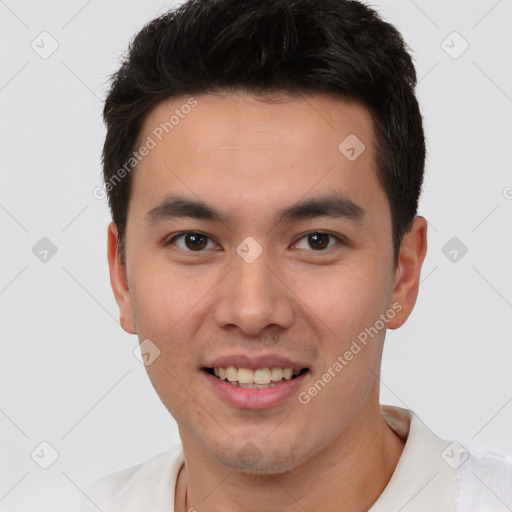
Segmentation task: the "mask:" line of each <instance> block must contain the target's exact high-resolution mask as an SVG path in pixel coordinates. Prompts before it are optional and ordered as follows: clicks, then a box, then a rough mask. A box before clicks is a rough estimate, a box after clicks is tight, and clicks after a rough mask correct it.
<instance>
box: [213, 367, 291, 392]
mask: <svg viewBox="0 0 512 512" xmlns="http://www.w3.org/2000/svg"><path fill="white" fill-rule="evenodd" d="M213 372H214V374H215V376H216V377H218V378H219V379H221V380H227V381H229V382H230V383H231V384H233V385H234V386H240V387H244V388H267V387H273V386H274V385H275V383H276V382H281V381H283V380H290V379H291V378H292V377H293V376H296V375H298V374H299V373H300V372H301V370H294V369H293V368H277V367H274V368H258V369H257V370H252V369H250V368H236V367H234V366H228V367H226V368H225V367H216V368H214V369H213Z"/></svg>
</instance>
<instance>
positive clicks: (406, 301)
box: [388, 216, 428, 329]
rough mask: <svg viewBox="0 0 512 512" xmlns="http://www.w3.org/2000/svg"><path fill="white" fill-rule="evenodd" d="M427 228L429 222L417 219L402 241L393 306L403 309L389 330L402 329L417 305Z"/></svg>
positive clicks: (389, 325) (392, 320)
mask: <svg viewBox="0 0 512 512" xmlns="http://www.w3.org/2000/svg"><path fill="white" fill-rule="evenodd" d="M427 228H428V224H427V221H426V220H425V219H424V218H423V217H419V216H418V217H415V218H414V221H413V224H412V227H411V229H410V230H409V231H408V232H407V233H406V234H405V236H404V238H403V240H402V244H401V246H400V254H399V257H398V265H397V268H396V271H395V280H394V285H393V295H392V300H391V303H392V304H400V305H401V309H400V310H399V312H398V313H397V314H396V315H395V317H394V318H393V319H391V320H390V321H389V322H388V328H389V329H397V328H398V327H401V326H402V325H403V324H404V323H405V321H406V320H407V318H408V317H409V315H410V314H411V312H412V310H413V309H414V305H415V304H416V299H417V298H418V290H419V284H420V274H421V267H422V265H423V261H424V260H425V255H426V253H427ZM397 310H398V308H397Z"/></svg>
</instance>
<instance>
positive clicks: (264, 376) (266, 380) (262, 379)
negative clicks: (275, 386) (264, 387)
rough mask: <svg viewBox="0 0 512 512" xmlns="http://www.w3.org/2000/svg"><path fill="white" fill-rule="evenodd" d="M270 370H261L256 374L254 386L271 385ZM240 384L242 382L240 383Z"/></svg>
mask: <svg viewBox="0 0 512 512" xmlns="http://www.w3.org/2000/svg"><path fill="white" fill-rule="evenodd" d="M270 377H271V374H270V370H269V369H268V368H260V369H259V370H256V371H255V372H254V378H253V381H254V384H270V382H271V381H272V379H271V378H270ZM238 382H240V381H238Z"/></svg>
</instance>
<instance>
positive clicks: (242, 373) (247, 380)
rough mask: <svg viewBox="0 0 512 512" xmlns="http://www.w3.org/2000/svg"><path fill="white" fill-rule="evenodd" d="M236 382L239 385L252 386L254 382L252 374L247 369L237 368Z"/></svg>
mask: <svg viewBox="0 0 512 512" xmlns="http://www.w3.org/2000/svg"><path fill="white" fill-rule="evenodd" d="M237 381H238V382H239V384H252V383H253V382H254V372H253V371H252V370H250V369H249V368H239V369H238V378H237Z"/></svg>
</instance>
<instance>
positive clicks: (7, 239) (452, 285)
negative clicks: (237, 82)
mask: <svg viewBox="0 0 512 512" xmlns="http://www.w3.org/2000/svg"><path fill="white" fill-rule="evenodd" d="M172 5H173V2H170V1H168V2H164V1H161V0H160V1H152V2H140V1H135V0H129V1H127V0H109V1H108V2H100V1H98V0H89V1H88V2H87V1H85V2H84V1H83V0H73V1H67V2H64V1H63V0H61V1H56V0H52V1H49V0H47V1H45V2H39V1H36V0H30V1H29V0H5V1H2V0H0V41H1V43H0V62H1V66H0V109H1V110H0V112H1V114H0V144H1V153H0V159H1V166H0V169H1V173H2V186H1V188H0V234H1V237H2V244H1V248H2V249H1V251H0V253H1V256H0V258H1V262H0V263H1V271H0V312H1V324H0V325H1V331H2V341H1V343H2V345H1V346H2V351H1V353H2V357H1V358H0V380H1V385H0V435H1V442H0V461H1V462H0V511H10V512H15V511H27V510H31V511H35V510H37V511H50V510H52V511H53V512H55V511H59V510H62V511H64V510H66V511H69V510H73V507H74V504H76V503H78V502H79V500H80V499H81V498H83V494H82V493H83V491H84V490H85V489H86V488H87V487H88V486H89V485H90V484H91V483H92V481H94V480H96V479H97V478H99V477H100V476H102V475H104V474H106V473H109V472H111V471H114V470H116V469H120V468H122V467H126V466H130V465H134V464H137V463H139V462H142V461H144V460H146V459H148V458H149V457H151V456H153V455H154V454H156V453H159V452H161V451H163V450H165V449H167V448H168V447H169V446H171V445H172V444H175V443H176V442H178V441H179V438H178V435H177V429H176V425H175V423H174V421H173V420H172V418H171V417H170V415H169V414H168V413H167V411H166V410H165V408H164V407H163V405H162V404H161V403H160V401H159V399H158V398H157V396H156V393H155V392H154V391H153V388H152V387H151V384H150V383H149V380H148V378H147V376H146V373H145V369H144V367H143V365H142V364H141V363H140V362H139V361H138V360H137V359H136V358H135V356H134V355H133V350H134V348H135V347H136V345H137V339H136V337H135V336H130V335H128V334H126V333H125V332H124V331H123V330H122V329H121V327H120V325H119V322H118V311H117V307H116V304H115V302H114V298H113V295H112V291H111V288H110V283H109V279H108V270H107V260H106V226H107V223H108V221H109V219H110V217H109V212H108V210H107V205H106V202H105V201H102V200H97V199H95V198H94V197H93V189H94V188H95V187H97V186H99V185H100V184H101V181H100V172H101V169H100V152H101V147H102V144H103V138H104V135H105V130H104V127H103V125H102V120H101V109H102V101H101V100H102V98H104V94H105V91H106V79H107V76H108V75H109V74H110V73H112V72H113V71H114V70H116V69H117V67H118V63H119V61H118V59H119V56H120V55H121V53H122V52H123V51H124V50H125V48H126V46H127V44H128V41H129V40H130V38H131V37H132V35H134V34H135V32H136V31H137V30H138V29H140V28H141V27H142V25H143V24H144V23H145V22H146V21H149V20H150V19H151V18H153V17H154V16H156V15H158V14H161V13H162V12H164V11H165V10H167V9H168V8H170V7H171V6H172ZM372 5H373V6H374V7H376V8H377V9H378V10H379V11H380V12H381V13H382V14H383V16H384V17H385V19H387V20H388V21H390V22H392V23H393V24H395V25H396V26H397V27H398V28H399V30H401V32H402V33H403V35H404V37H405V39H406V41H407V42H408V43H409V46H410V47H411V48H412V49H413V51H414V56H415V60H416V65H417V71H418V76H419V78H420V83H419V86H418V89H417V92H418V97H419V100H420V103H421V107H422V110H423V114H424V119H425V129H426V135H427V138H428V151H429V158H428V165H427V175H426V182H425V187H424V194H423V198H422V202H421V208H420V213H421V214H422V215H424V216H425V217H426V218H427V219H428V220H429V223H430V232H429V252H428V256H427V259H426V262H425V265H424V272H423V282H422V285H421V288H420V295H419V299H418V303H417V306H416V310H415V311H414V313H413V315H412V316H411V318H410V320H409V321H408V322H407V324H406V325H405V326H404V327H403V328H402V329H400V330H399V331H392V332H389V333H388V337H387V342H386V348H385V352H384V361H383V371H382V402H383V403H390V404H396V405H399V406H402V407H409V408H411V409H413V410H414V411H415V412H416V413H417V414H418V415H419V416H420V417H421V418H422V419H423V421H425V423H426V424H427V425H428V426H429V427H430V428H431V429H432V430H433V431H434V432H436V433H437V434H438V435H439V436H440V437H443V438H445V439H448V440H457V441H459V442H460V443H461V444H462V445H464V446H465V447H467V448H470V449H471V450H472V451H480V450H493V451H496V452H500V453H502V454H506V455H509V456H512V436H511V432H512V343H511V341H512V336H511V335H512V271H511V269H510V262H511V261H512V236H511V234H512V173H511V162H512V143H511V142H510V138H511V135H512V130H511V126H510V120H511V118H512V70H511V57H510V50H511V48H512V31H511V30H510V22H511V21H512V1H511V0H501V1H496V0H480V1H467V0H466V1H464V2H458V1H457V2H456V1H453V0H452V1H445V0H435V1H432V0H429V1H426V0H416V1H415V2H413V1H411V0H401V1H398V0H393V1H382V2H373V3H372ZM43 31H47V32H48V33H49V34H51V37H52V38H53V39H54V40H55V41H57V42H58V48H57V50H56V51H55V52H54V53H53V54H52V55H50V56H48V57H47V58H42V57H40V56H39V55H38V53H36V51H34V50H33V49H32V47H31V44H32V42H33V41H35V42H34V43H33V44H34V46H36V45H38V46H36V48H38V50H39V51H40V52H44V51H49V49H51V44H52V41H51V39H49V38H48V36H40V33H41V32H43ZM454 31H456V32H458V34H460V36H461V37H462V38H464V40H466V41H467V43H469V48H468V49H467V51H465V52H464V53H463V54H462V55H460V56H459V57H458V58H453V57H454V56H456V55H457V54H458V53H460V51H461V50H462V49H463V46H462V45H463V44H464V42H463V40H462V39H461V38H460V36H458V35H453V34H452V33H453V32H454ZM42 38H46V39H42ZM443 41H445V43H443ZM445 50H447V51H448V52H449V53H451V54H452V55H451V56H450V55H449V54H448V53H447V52H446V51H445ZM42 237H48V238H49V239H50V240H51V241H52V242H53V243H54V244H55V246H56V247H57V249H58V252H57V253H56V254H55V255H54V256H53V257H51V258H50V257H49V256H50V255H49V256H48V257H47V259H48V261H47V262H42V261H40V260H39V259H38V258H37V257H36V255H34V254H33V252H32V248H33V246H34V245H35V244H36V243H37V242H38V241H39V240H40V239H41V238H42ZM452 237H457V238H458V239H459V240H460V241H461V242H463V243H464V244H465V246H467V248H468V252H467V254H465V255H464V256H463V257H461V254H462V253H461V252H460V251H459V253H458V261H456V262H453V261H451V260H450V259H449V258H448V257H447V256H445V254H444V253H443V251H442V249H443V247H444V246H445V244H446V243H447V242H448V241H449V240H450V239H451V238H452ZM449 250H452V249H451V248H449ZM445 252H447V253H448V252H449V251H448V250H446V251H445ZM41 256H42V255H41ZM453 256H454V253H452V255H451V256H450V257H451V258H453ZM42 441H46V442H48V443H50V444H51V446H52V447H53V448H54V449H55V450H56V451H57V452H58V454H59V457H58V459H57V460H56V461H55V462H54V463H53V465H51V466H50V467H49V468H48V469H46V470H45V469H42V468H41V467H39V465H37V464H36V462H35V461H34V460H33V459H32V458H31V453H32V452H33V450H35V449H36V452H35V455H34V458H35V459H36V460H37V461H38V462H40V463H44V462H45V458H46V462H49V461H50V459H49V457H51V449H49V448H48V447H46V448H45V446H44V445H43V446H42V447H40V446H39V445H40V443H41V442H42ZM37 454H38V455H39V457H38V456H37Z"/></svg>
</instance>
